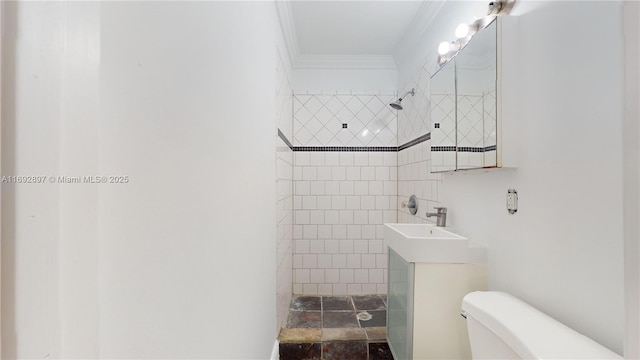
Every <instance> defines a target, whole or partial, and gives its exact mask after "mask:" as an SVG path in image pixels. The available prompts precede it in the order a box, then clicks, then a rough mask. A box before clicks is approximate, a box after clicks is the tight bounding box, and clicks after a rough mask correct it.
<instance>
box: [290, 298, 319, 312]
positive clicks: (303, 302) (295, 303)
mask: <svg viewBox="0 0 640 360" xmlns="http://www.w3.org/2000/svg"><path fill="white" fill-rule="evenodd" d="M320 299H321V297H320V296H295V297H294V298H293V299H291V306H290V307H289V309H291V310H301V311H305V310H306V311H308V310H315V311H320V310H321V309H322V308H321V300H320Z"/></svg>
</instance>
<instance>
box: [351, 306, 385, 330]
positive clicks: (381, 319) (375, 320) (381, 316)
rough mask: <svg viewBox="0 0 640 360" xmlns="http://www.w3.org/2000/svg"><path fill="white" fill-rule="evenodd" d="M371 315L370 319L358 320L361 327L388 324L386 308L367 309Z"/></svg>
mask: <svg viewBox="0 0 640 360" xmlns="http://www.w3.org/2000/svg"><path fill="white" fill-rule="evenodd" d="M367 312H368V313H369V314H370V315H371V319H369V320H358V321H360V326H361V327H382V326H387V311H386V310H376V311H367Z"/></svg>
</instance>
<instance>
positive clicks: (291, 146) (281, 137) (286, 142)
mask: <svg viewBox="0 0 640 360" xmlns="http://www.w3.org/2000/svg"><path fill="white" fill-rule="evenodd" d="M278 136H279V137H280V139H282V141H284V143H285V144H287V146H288V147H289V149H291V150H293V145H291V141H289V139H287V137H286V136H285V135H284V134H283V133H282V131H280V129H278Z"/></svg>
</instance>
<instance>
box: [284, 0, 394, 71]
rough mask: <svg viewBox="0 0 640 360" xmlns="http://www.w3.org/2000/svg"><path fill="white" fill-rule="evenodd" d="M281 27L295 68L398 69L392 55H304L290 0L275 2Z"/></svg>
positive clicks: (292, 65)
mask: <svg viewBox="0 0 640 360" xmlns="http://www.w3.org/2000/svg"><path fill="white" fill-rule="evenodd" d="M275 4H276V11H277V13H278V19H279V20H280V27H281V29H282V34H283V36H284V40H285V42H286V46H287V53H288V55H289V61H290V63H291V67H292V68H294V69H396V62H395V60H394V58H393V56H391V55H303V54H301V53H300V50H299V48H298V42H297V39H296V31H295V25H294V23H293V17H292V15H293V14H292V11H291V5H290V2H289V1H283V0H279V1H276V2H275Z"/></svg>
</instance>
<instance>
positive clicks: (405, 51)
mask: <svg viewBox="0 0 640 360" xmlns="http://www.w3.org/2000/svg"><path fill="white" fill-rule="evenodd" d="M445 3H446V0H429V1H424V2H423V3H422V6H420V9H418V12H417V13H416V16H414V18H413V20H412V21H411V24H410V25H409V27H408V28H407V31H406V32H405V33H404V35H403V36H402V40H401V41H400V43H399V44H398V46H397V47H396V49H395V51H394V52H393V57H394V59H395V60H396V63H397V64H402V63H403V62H404V61H405V60H406V59H407V58H408V57H409V56H410V54H411V53H412V52H413V51H414V50H415V48H416V46H419V44H420V40H422V39H423V38H424V37H425V35H426V34H427V31H428V30H429V26H430V25H431V23H432V22H433V20H434V19H435V18H436V16H437V15H438V13H439V12H440V10H442V7H443V6H444V4H445Z"/></svg>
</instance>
